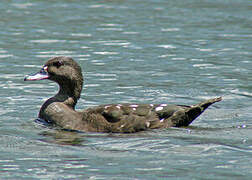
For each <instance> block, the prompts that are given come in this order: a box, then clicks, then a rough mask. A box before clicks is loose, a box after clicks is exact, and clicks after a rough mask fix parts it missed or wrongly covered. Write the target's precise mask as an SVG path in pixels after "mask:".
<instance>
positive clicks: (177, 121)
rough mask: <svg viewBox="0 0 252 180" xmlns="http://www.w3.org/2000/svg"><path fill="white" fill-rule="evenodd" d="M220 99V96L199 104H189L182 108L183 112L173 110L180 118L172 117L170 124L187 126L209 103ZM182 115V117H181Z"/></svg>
mask: <svg viewBox="0 0 252 180" xmlns="http://www.w3.org/2000/svg"><path fill="white" fill-rule="evenodd" d="M221 100H222V97H218V98H214V99H209V100H205V101H203V102H201V103H199V104H196V105H193V106H189V107H188V108H186V109H185V110H184V112H182V111H181V112H175V114H176V113H178V114H177V116H178V117H179V116H180V118H175V117H174V118H172V119H171V120H172V124H173V126H174V127H181V126H188V125H189V124H191V123H192V122H193V120H194V119H196V118H197V117H198V116H199V115H200V114H201V113H203V112H204V111H205V110H206V109H207V108H208V107H209V106H210V105H212V104H214V103H216V102H219V101H221ZM182 117H183V118H182Z"/></svg>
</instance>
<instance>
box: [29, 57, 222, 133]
mask: <svg viewBox="0 0 252 180" xmlns="http://www.w3.org/2000/svg"><path fill="white" fill-rule="evenodd" d="M42 79H49V80H52V81H54V82H56V83H57V84H59V92H58V93H57V94H56V95H55V96H53V97H51V98H49V99H48V100H47V101H46V102H45V103H44V104H43V105H42V107H41V109H40V112H39V118H41V119H43V120H45V121H47V122H48V123H51V124H54V125H57V126H60V127H62V128H64V129H71V130H80V131H91V132H115V133H133V132H138V131H143V130H147V129H156V128H168V127H181V126H188V125H189V124H190V123H191V122H192V121H193V120H194V119H196V118H197V117H198V116H199V115H200V114H201V113H202V112H204V110H205V109H207V108H208V107H209V106H210V105H211V104H213V103H215V102H218V101H221V97H219V98H214V99H209V100H206V101H203V102H202V103H199V104H196V105H192V106H185V105H169V104H107V105H100V106H97V107H92V108H88V109H85V110H83V111H75V105H76V103H77V101H78V99H79V98H80V94H81V90H82V86H83V77H82V71H81V67H80V66H79V65H78V64H77V63H76V62H75V61H74V60H73V59H72V58H69V57H55V58H52V59H49V60H48V61H47V62H46V64H45V65H44V66H43V68H42V69H41V70H40V71H39V72H38V73H36V74H33V75H28V76H26V77H25V79H24V80H25V81H33V80H42Z"/></svg>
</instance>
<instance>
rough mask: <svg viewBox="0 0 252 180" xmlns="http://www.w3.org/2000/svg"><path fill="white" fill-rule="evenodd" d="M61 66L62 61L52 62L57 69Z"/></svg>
mask: <svg viewBox="0 0 252 180" xmlns="http://www.w3.org/2000/svg"><path fill="white" fill-rule="evenodd" d="M62 65H63V62H62V61H57V62H54V63H53V66H56V67H57V68H59V67H60V66H62Z"/></svg>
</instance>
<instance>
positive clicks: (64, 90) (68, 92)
mask: <svg viewBox="0 0 252 180" xmlns="http://www.w3.org/2000/svg"><path fill="white" fill-rule="evenodd" d="M81 90H82V83H81V84H80V83H66V82H64V83H59V92H58V93H57V94H56V95H55V96H54V98H56V99H57V100H58V101H60V102H63V103H64V104H66V105H68V106H69V107H71V108H73V109H74V108H75V105H76V104H77V101H78V99H79V98H80V94H81Z"/></svg>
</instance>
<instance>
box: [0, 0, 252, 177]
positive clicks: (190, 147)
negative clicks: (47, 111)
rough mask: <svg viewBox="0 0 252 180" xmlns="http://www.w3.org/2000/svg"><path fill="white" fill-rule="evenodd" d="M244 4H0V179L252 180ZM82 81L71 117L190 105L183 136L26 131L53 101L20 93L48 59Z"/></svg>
mask: <svg viewBox="0 0 252 180" xmlns="http://www.w3.org/2000/svg"><path fill="white" fill-rule="evenodd" d="M251 12H252V4H251V2H250V1H248V0H204V1H199V0H188V1H183V0H181V1H167V0H147V1H140V0H104V1H93V0H87V1H81V0H79V1H77V0H76V1H74V0H73V1H69V0H61V1H49V0H44V1H36V0H12V1H7V0H4V1H1V2H0V68H1V69H0V81H1V84H0V87H1V88H0V179H165V178H169V179H252V173H251V172H252V135H251V133H252V123H251V122H252V121H251V118H252V103H251V98H252V92H251V91H252V86H251V81H252V74H251V70H252V60H251V58H252V33H251V32H252V25H251V24H252V16H251ZM62 55H63V56H71V57H73V58H74V59H75V60H77V61H78V62H79V63H80V64H81V66H82V68H83V73H84V77H85V86H84V88H83V93H82V97H81V100H80V101H79V103H78V109H82V108H87V107H90V106H95V105H99V104H105V103H133V102H134V103H172V104H194V103H197V102H199V101H201V100H204V99H207V98H210V97H216V96H223V98H224V100H223V101H222V102H220V103H218V104H216V105H214V106H212V107H211V108H209V109H208V110H207V111H206V112H205V113H204V114H203V115H202V116H201V117H200V118H198V119H197V120H196V121H194V122H193V124H192V125H191V126H190V127H188V128H180V129H178V128H170V129H165V130H154V131H147V132H142V133H137V134H102V133H101V134H99V133H75V132H66V131H60V130H57V129H50V128H48V127H44V126H42V125H39V124H37V123H35V122H34V119H35V118H36V117H37V113H38V111H39V108H40V106H41V104H42V103H43V102H44V101H45V99H46V98H48V97H50V96H52V95H54V94H55V93H56V92H57V86H56V85H55V84H54V83H52V82H49V81H39V82H31V83H28V82H24V81H23V77H24V75H26V74H29V73H31V72H36V71H38V70H39V69H40V68H41V66H42V65H43V63H44V62H45V61H46V60H47V59H48V58H51V57H53V56H62Z"/></svg>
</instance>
